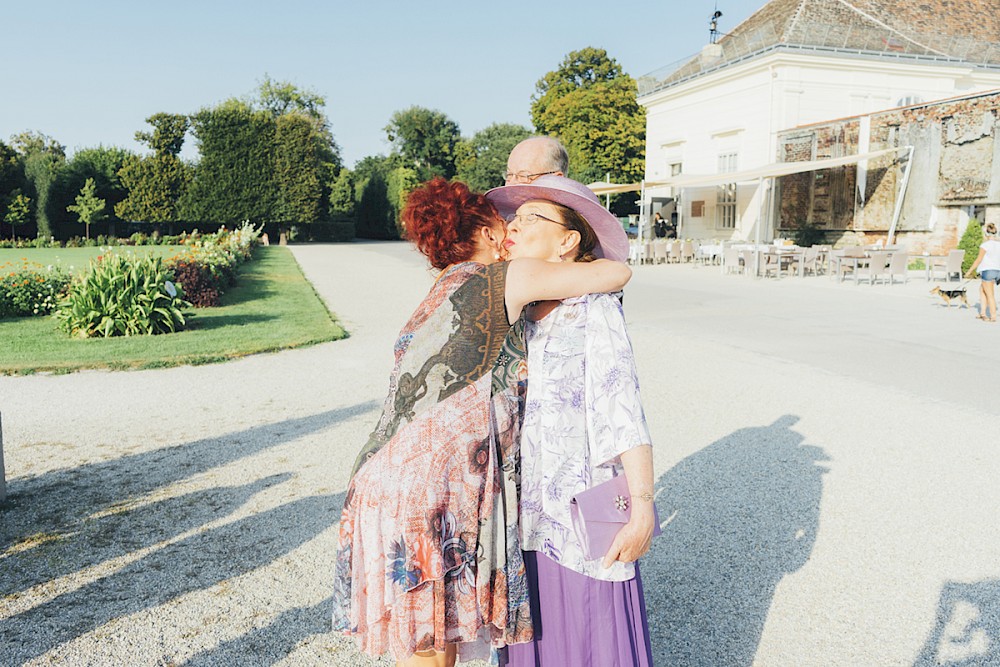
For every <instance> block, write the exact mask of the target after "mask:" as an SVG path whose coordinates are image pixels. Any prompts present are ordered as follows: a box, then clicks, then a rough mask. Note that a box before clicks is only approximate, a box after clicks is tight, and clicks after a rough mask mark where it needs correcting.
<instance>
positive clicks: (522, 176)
mask: <svg viewBox="0 0 1000 667" xmlns="http://www.w3.org/2000/svg"><path fill="white" fill-rule="evenodd" d="M556 173H559V172H558V171H542V172H539V173H537V174H526V173H525V172H523V171H519V172H517V173H514V172H513V171H508V172H506V173H505V174H504V175H503V180H504V183H505V184H506V185H510V184H511V183H531V182H532V181H533V180H535V179H536V178H538V177H539V176H549V175H550V174H556Z"/></svg>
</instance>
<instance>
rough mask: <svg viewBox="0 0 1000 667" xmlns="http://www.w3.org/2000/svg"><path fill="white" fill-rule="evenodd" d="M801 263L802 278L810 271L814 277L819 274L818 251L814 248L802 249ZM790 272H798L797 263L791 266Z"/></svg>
mask: <svg viewBox="0 0 1000 667" xmlns="http://www.w3.org/2000/svg"><path fill="white" fill-rule="evenodd" d="M801 262H802V275H803V276H804V275H806V274H807V273H809V272H810V271H812V274H813V275H814V276H815V275H816V274H817V273H818V272H819V249H818V248H817V247H815V246H813V247H812V248H803V250H802V259H801ZM792 270H794V271H796V272H798V270H799V266H798V261H796V262H794V263H793V264H792Z"/></svg>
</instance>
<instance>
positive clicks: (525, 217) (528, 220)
mask: <svg viewBox="0 0 1000 667" xmlns="http://www.w3.org/2000/svg"><path fill="white" fill-rule="evenodd" d="M505 220H506V221H507V225H511V224H513V223H515V222H517V223H519V224H520V225H521V226H523V227H527V226H528V225H533V224H535V223H536V222H538V221H539V220H544V221H545V222H552V223H555V224H557V225H559V226H560V227H565V226H566V225H565V223H562V222H559V221H558V220H553V219H552V218H546V217H545V216H544V215H539V214H538V213H515V214H514V215H508V216H507V217H506V218H505Z"/></svg>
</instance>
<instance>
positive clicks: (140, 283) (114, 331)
mask: <svg viewBox="0 0 1000 667" xmlns="http://www.w3.org/2000/svg"><path fill="white" fill-rule="evenodd" d="M173 278H174V275H173V273H171V272H170V271H169V270H168V269H167V268H166V266H165V265H164V263H163V260H162V258H160V257H151V256H136V255H131V254H128V255H124V254H108V255H101V256H99V257H98V258H97V259H96V260H94V261H93V262H91V264H90V268H89V270H88V271H87V272H86V274H84V275H83V276H82V277H81V278H79V279H77V280H74V281H73V282H72V283H71V284H70V288H69V294H68V295H67V297H66V299H65V300H64V301H63V302H62V303H61V304H60V305H59V309H58V310H57V311H56V314H55V317H56V319H57V320H58V321H59V323H60V326H61V327H62V328H63V329H64V330H66V331H67V332H69V333H70V334H71V335H73V336H77V337H80V338H92V337H96V336H102V337H105V338H108V337H111V336H136V335H152V334H163V333H172V332H175V331H180V330H182V329H183V328H184V326H185V324H186V320H185V319H184V315H183V314H182V313H181V310H182V309H183V308H188V307H190V306H191V304H190V303H188V302H187V301H185V300H184V292H183V290H181V289H180V288H178V287H176V286H175V285H174V283H173Z"/></svg>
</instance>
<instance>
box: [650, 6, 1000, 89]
mask: <svg viewBox="0 0 1000 667" xmlns="http://www.w3.org/2000/svg"><path fill="white" fill-rule="evenodd" d="M775 50H794V51H803V52H812V53H816V54H829V55H839V56H847V57H850V56H860V57H867V58H879V59H883V58H884V59H892V60H897V61H898V60H919V61H924V62H929V63H934V62H937V63H941V64H951V65H954V64H968V65H971V66H976V67H987V68H990V69H1000V11H997V0H771V2H768V3H767V4H766V5H764V6H763V7H761V8H760V9H759V10H757V12H755V13H754V14H753V15H752V16H750V18H748V19H747V20H745V21H743V23H741V24H739V25H738V26H736V27H735V28H734V29H733V30H732V31H730V32H729V33H728V34H726V35H724V36H722V37H721V38H720V39H719V40H718V44H717V45H715V47H714V51H709V52H706V53H703V54H700V55H698V56H695V57H692V58H686V59H684V60H682V61H681V62H679V63H675V64H673V65H669V66H667V67H665V68H662V69H660V70H657V71H656V72H653V73H651V74H649V75H646V76H644V77H640V80H639V95H640V97H641V96H642V95H646V94H649V93H652V92H655V91H656V90H661V89H663V88H667V87H669V86H672V85H676V84H678V83H681V82H682V81H686V80H688V79H691V78H694V77H697V76H700V75H702V74H707V73H708V72H710V71H715V70H717V69H720V68H723V67H727V66H729V65H732V64H736V63H738V62H743V61H745V60H748V59H751V58H755V57H758V56H762V55H764V54H765V53H769V52H772V51H775Z"/></svg>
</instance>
